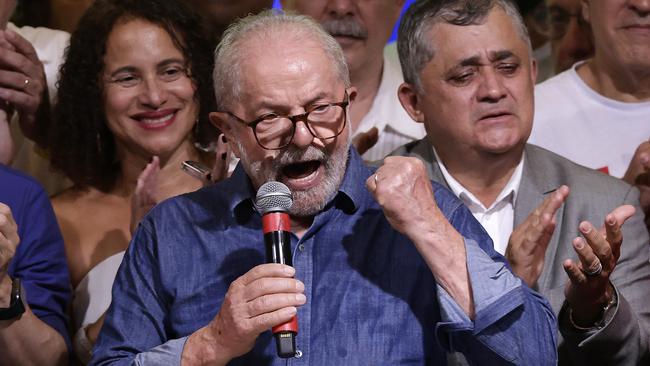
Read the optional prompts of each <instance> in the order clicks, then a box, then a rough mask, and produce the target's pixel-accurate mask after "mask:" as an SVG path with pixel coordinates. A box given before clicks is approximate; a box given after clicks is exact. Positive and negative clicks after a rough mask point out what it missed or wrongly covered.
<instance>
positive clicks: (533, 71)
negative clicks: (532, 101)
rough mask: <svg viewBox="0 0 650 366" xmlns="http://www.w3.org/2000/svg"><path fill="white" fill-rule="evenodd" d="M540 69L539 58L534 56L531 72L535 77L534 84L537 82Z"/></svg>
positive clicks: (533, 77)
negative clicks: (538, 65) (538, 66)
mask: <svg viewBox="0 0 650 366" xmlns="http://www.w3.org/2000/svg"><path fill="white" fill-rule="evenodd" d="M538 72H539V70H538V69H537V60H536V59H535V58H534V57H533V58H532V60H531V63H530V74H531V77H532V79H533V85H535V83H537V73H538Z"/></svg>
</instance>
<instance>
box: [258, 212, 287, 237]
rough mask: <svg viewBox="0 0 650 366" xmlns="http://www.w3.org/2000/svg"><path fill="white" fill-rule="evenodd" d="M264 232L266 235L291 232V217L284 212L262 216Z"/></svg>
mask: <svg viewBox="0 0 650 366" xmlns="http://www.w3.org/2000/svg"><path fill="white" fill-rule="evenodd" d="M262 231H263V232H264V234H268V233H270V232H273V231H286V232H291V221H290V220H289V215H288V214H286V213H284V212H271V213H268V214H266V215H264V216H262Z"/></svg>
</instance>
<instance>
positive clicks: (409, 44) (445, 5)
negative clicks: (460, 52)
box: [397, 0, 533, 92]
mask: <svg viewBox="0 0 650 366" xmlns="http://www.w3.org/2000/svg"><path fill="white" fill-rule="evenodd" d="M495 6H499V7H500V8H501V9H503V11H504V12H505V13H506V14H507V15H508V16H509V17H510V18H511V19H512V21H513V23H514V25H515V28H516V29H517V33H518V34H519V37H520V38H521V39H522V40H523V41H524V42H526V44H527V45H528V52H529V54H530V55H531V56H532V52H533V51H532V46H531V43H530V37H529V36H528V29H526V25H525V24H524V20H523V19H522V17H521V14H520V13H519V10H518V9H517V6H516V5H515V4H514V3H513V2H512V1H510V0H418V1H416V2H415V3H414V4H413V5H411V7H409V9H408V10H407V12H406V14H405V15H404V17H403V18H402V21H401V23H400V27H399V33H398V40H397V51H398V53H399V59H400V63H401V64H402V72H403V73H404V81H406V82H407V83H409V84H411V85H413V86H415V88H416V89H417V90H418V91H419V92H422V82H421V80H420V72H422V69H423V68H424V66H425V65H426V64H427V63H428V62H429V61H431V59H432V58H433V56H434V54H435V49H434V46H435V45H434V44H433V42H432V41H431V39H429V37H427V32H428V31H429V30H430V29H431V27H432V26H433V25H435V24H438V23H442V22H445V23H448V24H453V25H459V26H466V25H476V24H481V23H482V22H483V21H484V20H485V18H486V17H487V16H488V14H489V13H490V11H491V10H492V9H493V8H494V7H495ZM457 47H462V45H458V46H457Z"/></svg>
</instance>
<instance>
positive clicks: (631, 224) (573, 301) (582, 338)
mask: <svg viewBox="0 0 650 366" xmlns="http://www.w3.org/2000/svg"><path fill="white" fill-rule="evenodd" d="M638 197H639V194H638V191H637V190H636V189H634V188H631V189H630V191H629V192H628V194H627V196H626V197H625V199H624V202H623V203H627V204H628V206H625V205H624V206H621V207H619V208H617V209H616V210H614V211H613V212H612V213H610V215H608V216H607V219H615V220H612V223H613V224H606V225H605V228H606V230H603V229H601V230H596V229H595V228H594V227H593V226H592V225H591V224H589V223H583V224H584V225H585V226H584V227H585V228H590V229H591V230H590V232H589V233H583V235H584V237H585V241H584V242H582V243H583V245H584V244H586V245H584V246H583V247H582V249H577V248H576V249H577V251H578V253H581V254H579V258H580V261H579V262H578V263H573V262H571V263H568V262H567V263H565V268H566V269H567V271H568V272H569V278H570V279H571V280H570V281H569V282H568V284H567V288H566V289H565V293H566V296H567V301H566V302H565V304H564V306H563V308H562V310H561V311H560V315H559V320H560V331H561V333H562V336H563V338H564V345H565V349H566V351H567V352H568V355H569V357H570V358H571V359H572V360H573V361H574V363H576V364H611V365H626V364H646V363H648V362H649V361H650V303H649V302H648V298H650V253H649V249H648V245H649V243H650V239H649V237H648V232H647V230H646V228H645V225H644V221H643V214H642V212H641V209H640V207H639V201H638ZM630 206H632V207H634V208H635V210H634V211H635V213H634V215H633V216H631V217H629V218H628V219H627V221H626V220H625V219H626V218H627V217H628V215H629V211H630V210H631V207H630ZM623 222H625V224H624V225H623ZM621 225H622V229H621ZM581 226H582V225H581ZM604 231H606V232H607V233H606V234H605V236H603V232H604ZM578 241H581V240H577V241H576V242H575V244H577V243H578ZM592 248H593V249H592ZM594 255H596V256H597V257H598V258H599V259H598V260H599V261H600V262H601V263H602V266H603V270H602V272H601V273H600V274H599V275H598V276H593V277H588V276H585V275H584V273H583V272H582V271H581V268H587V267H588V266H589V265H590V264H591V262H592V261H593V260H594V259H595V258H596V257H594ZM619 255H620V257H619ZM582 261H584V263H582ZM605 308H607V309H606V310H605ZM583 309H584V310H583Z"/></svg>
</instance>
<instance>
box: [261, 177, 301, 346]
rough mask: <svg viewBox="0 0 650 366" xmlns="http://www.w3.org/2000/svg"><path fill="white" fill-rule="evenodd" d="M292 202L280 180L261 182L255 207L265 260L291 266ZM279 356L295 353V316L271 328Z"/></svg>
mask: <svg viewBox="0 0 650 366" xmlns="http://www.w3.org/2000/svg"><path fill="white" fill-rule="evenodd" d="M292 204H293V198H292V196H291V191H290V190H289V188H288V187H287V186H285V185H284V184H282V183H280V182H275V181H269V182H266V183H264V184H263V185H262V186H261V187H260V189H259V190H258V191H257V195H256V196H255V207H256V209H257V211H258V212H259V213H260V214H262V229H263V232H264V246H265V248H266V263H280V264H286V265H288V266H293V264H292V260H291V236H290V233H291V222H290V221H289V214H288V213H287V212H288V211H289V209H290V208H291V205H292ZM271 330H272V332H273V335H274V337H275V345H276V348H277V353H278V356H279V357H281V358H290V357H294V356H295V355H296V334H298V319H297V318H296V317H295V316H294V317H293V318H291V320H289V321H288V322H287V323H284V324H280V325H276V326H275V327H273V328H272V329H271Z"/></svg>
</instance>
